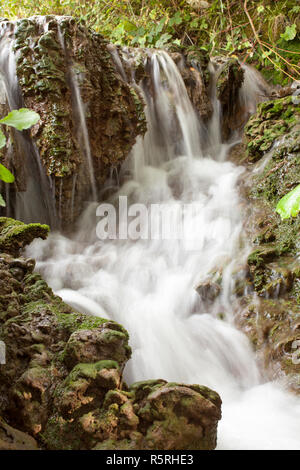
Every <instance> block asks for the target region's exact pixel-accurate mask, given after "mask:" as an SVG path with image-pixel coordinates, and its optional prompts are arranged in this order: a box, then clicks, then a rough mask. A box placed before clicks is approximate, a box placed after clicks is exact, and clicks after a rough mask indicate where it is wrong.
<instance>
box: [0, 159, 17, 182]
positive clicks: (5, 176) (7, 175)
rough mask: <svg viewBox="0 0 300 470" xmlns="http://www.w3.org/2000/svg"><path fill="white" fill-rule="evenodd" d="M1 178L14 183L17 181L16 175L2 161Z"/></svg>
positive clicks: (0, 166) (0, 167) (0, 165)
mask: <svg viewBox="0 0 300 470" xmlns="http://www.w3.org/2000/svg"><path fill="white" fill-rule="evenodd" d="M0 180H2V181H4V183H13V182H14V181H15V177H14V175H13V174H12V173H11V172H10V171H9V170H8V169H7V168H6V167H5V166H4V165H2V164H1V163H0Z"/></svg>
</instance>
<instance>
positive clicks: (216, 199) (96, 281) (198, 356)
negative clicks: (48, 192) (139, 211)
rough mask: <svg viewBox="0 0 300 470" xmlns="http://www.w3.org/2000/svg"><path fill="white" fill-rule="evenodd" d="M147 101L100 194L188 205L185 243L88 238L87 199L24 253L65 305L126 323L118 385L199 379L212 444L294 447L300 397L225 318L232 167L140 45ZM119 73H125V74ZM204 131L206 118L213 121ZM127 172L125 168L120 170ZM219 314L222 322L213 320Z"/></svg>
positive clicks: (240, 244)
mask: <svg viewBox="0 0 300 470" xmlns="http://www.w3.org/2000/svg"><path fill="white" fill-rule="evenodd" d="M147 66H148V67H149V71H150V74H149V77H150V78H149V80H148V81H145V80H144V81H143V83H142V84H141V89H140V92H141V93H142V94H143V96H144V97H145V102H146V105H147V107H146V113H147V120H148V131H147V134H146V136H145V138H144V139H138V142H137V143H136V145H135V147H134V149H133V151H132V154H131V156H130V160H129V162H127V163H126V165H124V169H123V171H124V173H126V175H127V176H126V177H125V176H124V174H123V177H122V179H123V184H122V185H121V187H120V189H119V190H118V191H117V192H116V193H115V194H113V195H112V196H111V198H110V199H108V201H107V202H110V203H112V204H114V205H115V207H116V208H117V209H118V210H119V211H121V213H120V220H121V219H123V220H124V219H127V208H126V207H123V206H121V204H120V202H119V201H120V199H119V197H123V198H126V201H127V202H128V206H130V205H132V204H137V205H138V207H141V206H143V207H145V208H146V209H147V211H148V212H147V214H149V221H148V222H149V225H151V223H152V220H151V217H150V213H151V211H150V210H151V209H152V206H153V204H154V205H155V204H159V205H160V206H159V207H161V206H162V205H168V207H175V209H176V211H178V210H181V209H182V208H183V207H184V205H189V204H193V210H192V211H188V212H187V221H186V222H187V227H188V229H189V233H190V234H191V235H192V241H193V243H192V245H191V246H188V247H186V246H185V245H184V244H183V243H182V240H181V239H176V238H175V239H168V240H163V239H157V238H156V237H153V238H152V239H144V238H143V236H142V233H141V234H140V236H137V237H136V239H132V238H126V237H124V239H122V237H121V239H106V240H100V239H98V238H97V236H96V227H97V221H98V219H97V218H96V207H97V204H96V203H91V204H90V205H89V207H88V208H87V210H86V212H85V213H84V214H83V215H82V217H81V219H80V220H79V221H78V228H77V231H76V233H75V234H74V236H72V237H70V238H67V237H65V236H63V235H61V234H59V233H53V234H52V235H50V237H49V239H48V240H47V241H46V242H41V241H39V240H36V241H34V242H33V244H32V245H31V246H30V247H29V248H28V254H29V255H30V256H34V257H35V258H36V259H37V260H38V264H37V266H38V270H39V271H40V272H41V273H42V274H43V276H44V277H45V279H46V280H47V282H48V283H49V284H50V285H51V286H52V287H53V289H54V290H55V291H56V292H58V293H59V294H60V295H61V296H62V297H63V298H64V299H66V301H67V302H68V303H69V304H71V305H73V306H74V308H77V309H78V310H80V311H82V312H84V313H86V314H90V313H93V314H96V315H100V316H101V312H103V316H104V317H109V318H111V319H112V320H115V321H118V322H120V323H121V324H123V325H124V326H125V327H126V328H127V329H128V331H129V334H130V343H131V346H132V348H133V357H132V359H131V360H130V361H129V363H128V365H127V366H126V369H125V379H126V380H127V381H128V382H133V381H138V380H144V379H149V378H165V379H167V380H169V381H177V382H186V383H190V384H193V383H200V384H203V385H207V386H209V387H211V388H213V389H215V390H216V391H218V392H219V393H220V395H221V397H222V400H223V419H222V420H221V422H220V425H219V432H218V447H219V448H220V449H221V448H226V449H237V448H242V449H247V448H251V449H271V448H275V449H276V448H278V446H279V447H280V448H286V449H288V448H299V442H298V436H299V433H300V419H299V418H300V401H299V399H298V398H295V397H293V396H291V395H289V394H288V393H287V392H286V391H284V390H283V388H282V387H281V385H280V384H276V383H265V381H264V378H263V377H261V375H260V373H259V371H258V368H257V365H256V362H255V355H254V353H253V351H252V349H251V346H250V344H249V341H248V339H247V338H246V336H245V335H243V334H242V333H241V332H239V331H238V330H237V329H236V328H235V327H234V325H233V316H234V307H233V301H234V294H233V293H232V289H231V284H230V279H231V273H232V270H233V268H234V266H235V265H236V264H237V263H241V262H243V260H244V259H246V256H247V253H248V247H247V244H246V242H245V239H244V236H243V213H242V205H241V201H240V198H239V194H238V190H237V181H238V179H239V177H240V175H241V174H242V172H243V169H242V168H241V167H237V166H235V165H234V164H233V163H230V162H226V161H223V157H222V158H220V154H221V153H224V152H226V149H228V145H227V144H224V145H226V146H225V147H224V146H223V145H222V143H221V141H220V142H218V146H219V154H218V155H216V156H215V158H212V157H213V155H209V154H206V152H205V151H204V148H205V147H206V146H205V145H201V142H200V138H199V135H202V131H201V129H202V124H201V123H199V122H198V121H197V118H196V115H195V113H194V110H193V108H192V105H191V103H190V100H189V98H188V95H187V93H186V90H185V87H184V84H183V81H182V79H181V77H180V74H179V73H178V70H177V67H176V65H175V63H174V62H173V61H172V59H171V58H170V57H169V56H168V55H167V54H166V53H165V52H154V53H151V52H149V57H148V59H147ZM124 76H127V74H125V71H124ZM212 128H213V126H212ZM128 171H129V173H128ZM220 268H223V279H224V280H223V286H222V287H223V289H222V295H221V296H220V297H219V298H218V299H217V300H216V301H215V302H213V303H212V304H211V305H206V304H205V303H203V302H202V301H201V298H200V296H199V295H198V294H197V292H196V291H195V287H196V286H197V284H198V283H199V282H200V281H201V280H203V279H205V278H206V277H207V275H208V274H209V273H210V272H212V271H214V270H216V269H220ZM221 318H223V319H221Z"/></svg>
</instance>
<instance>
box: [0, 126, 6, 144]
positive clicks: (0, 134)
mask: <svg viewBox="0 0 300 470" xmlns="http://www.w3.org/2000/svg"><path fill="white" fill-rule="evenodd" d="M5 144H6V137H5V135H4V134H3V132H2V130H1V129H0V149H2V147H4V145H5Z"/></svg>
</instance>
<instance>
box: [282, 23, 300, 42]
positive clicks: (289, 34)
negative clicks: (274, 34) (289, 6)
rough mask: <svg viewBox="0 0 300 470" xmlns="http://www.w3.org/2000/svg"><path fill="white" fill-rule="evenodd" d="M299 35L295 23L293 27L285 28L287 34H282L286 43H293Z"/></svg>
mask: <svg viewBox="0 0 300 470" xmlns="http://www.w3.org/2000/svg"><path fill="white" fill-rule="evenodd" d="M296 34H297V27H296V25H295V23H294V24H293V25H292V26H287V27H286V28H285V32H284V33H283V34H281V35H280V36H281V37H282V38H283V39H284V40H285V41H292V40H293V39H295V37H296Z"/></svg>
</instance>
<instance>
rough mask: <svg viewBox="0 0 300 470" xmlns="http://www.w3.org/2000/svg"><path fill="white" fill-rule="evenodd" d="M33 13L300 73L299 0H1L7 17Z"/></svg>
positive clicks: (141, 42) (278, 76)
mask: <svg viewBox="0 0 300 470" xmlns="http://www.w3.org/2000/svg"><path fill="white" fill-rule="evenodd" d="M33 12H34V14H41V15H45V14H58V15H74V16H76V17H78V18H80V19H82V20H84V21H86V22H87V23H88V24H89V25H90V26H92V27H93V28H94V29H95V30H96V31H98V32H101V33H102V34H103V35H104V36H106V37H107V38H108V39H109V40H111V41H113V42H115V43H117V44H121V45H131V46H141V47H159V48H164V47H166V48H181V47H185V48H191V49H193V48H197V49H202V50H204V51H206V52H208V53H209V54H211V55H219V54H227V55H238V56H239V57H240V58H241V59H242V60H243V61H246V62H248V63H253V64H254V65H256V66H257V67H258V68H259V69H260V70H261V71H262V72H263V73H264V74H265V76H266V78H268V79H270V80H272V81H273V82H274V83H281V84H285V83H287V82H288V81H289V80H291V79H299V78H300V65H299V64H300V62H299V61H300V52H299V47H300V37H299V30H300V15H299V13H300V5H299V2H298V0H277V1H274V0H259V1H255V0H213V1H212V0H210V1H209V2H206V1H201V0H160V1H158V0H149V1H146V0H111V1H109V2H107V1H106V0H89V1H84V0H23V1H22V2H16V1H15V0H2V15H5V16H7V17H9V18H18V17H25V16H31V15H32V14H33ZM274 68H275V70H274Z"/></svg>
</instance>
